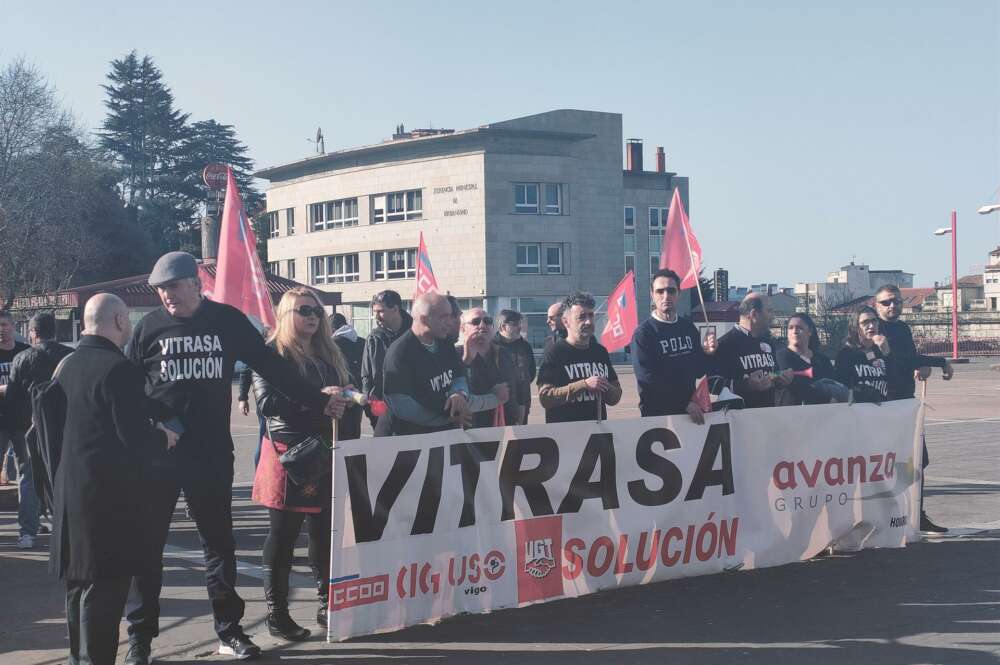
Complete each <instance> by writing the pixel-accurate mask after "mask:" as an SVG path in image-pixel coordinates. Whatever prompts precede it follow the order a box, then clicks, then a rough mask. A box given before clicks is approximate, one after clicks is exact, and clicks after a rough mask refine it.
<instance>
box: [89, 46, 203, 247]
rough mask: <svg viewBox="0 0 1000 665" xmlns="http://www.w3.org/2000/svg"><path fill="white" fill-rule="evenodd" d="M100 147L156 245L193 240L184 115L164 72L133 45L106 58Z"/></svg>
mask: <svg viewBox="0 0 1000 665" xmlns="http://www.w3.org/2000/svg"><path fill="white" fill-rule="evenodd" d="M107 78H108V83H107V84H105V85H103V86H102V88H103V89H104V91H105V93H106V95H107V96H106V99H105V102H104V104H105V106H106V107H107V109H108V113H107V116H106V117H105V119H104V122H103V124H102V126H101V130H100V131H99V132H98V137H99V143H100V147H101V148H102V149H103V150H104V151H105V152H106V153H107V155H108V156H109V157H110V158H111V160H112V161H113V163H114V164H115V165H116V166H117V168H118V170H119V174H120V177H119V190H120V192H121V195H122V198H123V199H124V201H125V204H126V205H127V206H128V207H130V208H133V209H134V211H135V216H136V220H137V222H138V223H139V225H140V226H142V227H143V228H145V229H146V230H147V231H148V232H149V235H150V237H151V238H152V239H153V240H154V241H155V242H156V243H157V245H158V246H159V249H160V250H161V251H169V250H172V249H190V248H191V247H192V246H193V245H197V239H196V238H194V237H193V236H194V233H193V231H194V228H193V224H192V222H193V216H194V212H195V209H196V205H195V204H194V203H193V202H192V200H191V198H190V197H189V196H185V179H186V177H187V173H186V171H185V170H184V163H185V161H186V160H185V159H184V149H185V145H186V143H187V140H188V138H189V136H190V129H189V128H188V126H187V120H188V115H187V114H185V113H181V111H180V110H178V109H176V108H174V96H173V93H171V91H170V88H168V87H167V86H166V84H165V83H164V82H163V73H162V72H161V71H160V69H159V68H158V67H157V66H156V64H155V63H154V62H153V60H152V58H150V57H149V56H144V57H143V58H142V59H141V60H140V59H139V57H138V55H137V54H136V52H135V51H132V52H131V53H129V54H128V55H127V56H125V57H124V58H121V59H119V60H113V61H112V62H111V71H110V72H109V74H108V77H107Z"/></svg>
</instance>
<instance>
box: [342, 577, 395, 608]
mask: <svg viewBox="0 0 1000 665" xmlns="http://www.w3.org/2000/svg"><path fill="white" fill-rule="evenodd" d="M388 599H389V576H388V575H376V576H375V577H360V578H357V579H353V580H346V581H343V582H337V583H336V584H331V585H330V611H331V612H336V611H337V610H346V609H347V608H349V607H357V606H358V605H369V604H371V603H378V602H381V601H383V600H388Z"/></svg>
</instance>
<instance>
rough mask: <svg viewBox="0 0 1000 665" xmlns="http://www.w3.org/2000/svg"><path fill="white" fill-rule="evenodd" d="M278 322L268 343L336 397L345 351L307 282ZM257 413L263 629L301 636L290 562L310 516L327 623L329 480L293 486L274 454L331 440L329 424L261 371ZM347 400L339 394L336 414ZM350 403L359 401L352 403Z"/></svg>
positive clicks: (343, 377) (344, 381)
mask: <svg viewBox="0 0 1000 665" xmlns="http://www.w3.org/2000/svg"><path fill="white" fill-rule="evenodd" d="M276 316H277V321H278V323H277V327H276V328H275V331H274V334H273V335H272V337H271V340H270V342H269V344H270V345H271V346H272V348H274V350H275V351H277V353H278V354H280V355H281V356H283V357H285V358H287V359H288V360H291V361H292V362H293V363H295V365H297V366H298V368H299V371H300V372H301V373H302V375H303V376H304V377H305V378H306V379H307V380H308V381H309V382H310V383H312V384H313V385H315V386H317V387H325V388H326V390H327V391H328V392H330V393H331V394H333V395H334V396H339V394H340V388H338V387H337V386H347V385H348V384H349V383H350V372H349V370H348V368H347V363H346V362H345V360H344V357H343V355H342V354H341V352H340V351H339V350H338V349H337V346H336V345H335V344H334V343H333V340H332V339H331V337H330V326H329V323H328V322H327V319H326V316H325V312H324V311H323V306H322V305H321V304H320V303H319V301H318V300H317V299H316V297H315V296H314V295H313V294H312V293H311V292H310V291H309V290H308V289H305V288H301V287H299V288H294V289H291V290H290V291H287V292H286V293H285V295H283V296H282V298H281V302H280V303H278V311H277V313H276ZM253 389H254V395H255V396H256V398H257V410H258V412H259V413H260V414H261V415H263V416H264V417H265V418H267V430H268V432H267V434H266V436H265V438H264V441H263V445H262V446H261V457H260V464H259V465H258V466H257V473H256V476H255V478H254V484H253V500H254V501H255V502H256V503H259V504H261V505H264V506H267V508H268V509H269V510H268V515H269V518H270V530H269V531H268V533H267V539H266V540H265V541H264V553H263V565H262V571H263V581H264V601H265V603H266V604H267V629H268V632H270V633H271V635H274V636H275V637H280V638H283V639H286V640H292V641H299V640H304V639H306V638H307V637H309V634H310V633H309V630H307V629H305V628H303V627H302V626H299V625H298V624H296V623H295V622H294V621H292V618H291V617H290V616H289V614H288V575H289V573H290V572H291V569H292V558H293V549H294V546H295V539H296V538H297V537H298V535H299V531H300V530H301V528H302V522H303V521H306V520H308V528H309V564H310V566H311V567H312V569H313V575H314V577H315V578H316V591H317V595H318V597H319V610H318V611H317V614H316V622H317V623H319V624H320V625H321V626H325V625H326V612H327V596H328V593H329V584H328V580H329V577H330V502H331V499H332V480H331V476H330V474H329V473H327V474H325V475H323V476H322V477H321V478H320V479H318V480H316V481H313V482H308V483H305V484H302V485H296V484H295V483H294V482H292V481H291V480H290V479H289V478H288V474H287V473H286V472H285V469H284V467H283V466H282V465H281V462H280V461H279V460H278V457H279V456H280V455H281V454H282V453H284V452H285V451H286V450H288V449H289V448H292V447H294V446H295V445H296V444H298V443H300V442H301V441H302V440H304V439H305V438H307V437H319V438H321V439H323V440H324V441H326V442H327V443H329V442H330V440H331V437H332V434H333V429H332V426H331V422H330V419H329V418H327V417H326V416H324V415H323V412H322V411H318V410H314V409H308V408H306V407H304V406H302V405H299V404H296V403H293V402H291V401H289V400H288V399H287V398H286V397H285V396H284V395H283V394H282V393H281V392H279V391H278V390H277V389H275V388H274V387H272V386H271V384H269V383H268V382H267V381H265V380H264V379H263V378H262V377H261V376H260V375H259V374H257V373H254V377H253ZM349 404H351V403H350V402H349V400H347V399H338V400H337V405H338V413H337V416H336V417H337V418H338V419H339V418H341V416H343V413H344V409H345V408H347V407H348V405H349ZM350 408H359V407H357V406H351V407H350ZM359 435H360V432H345V431H343V429H342V430H341V431H340V432H339V436H340V437H341V438H357V437H358V436H359Z"/></svg>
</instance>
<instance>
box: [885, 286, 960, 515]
mask: <svg viewBox="0 0 1000 665" xmlns="http://www.w3.org/2000/svg"><path fill="white" fill-rule="evenodd" d="M875 310H876V311H877V312H878V317H879V318H880V319H881V320H882V325H881V329H882V334H883V335H885V336H886V339H888V340H889V348H890V349H891V350H892V358H893V363H894V365H895V368H896V371H895V372H893V373H892V374H890V376H889V399H912V398H913V397H914V395H915V394H916V389H917V383H916V382H917V380H918V379H919V380H920V381H926V380H927V379H928V378H930V375H931V368H932V367H940V368H941V378H943V379H944V380H945V381H950V380H951V377H952V375H953V374H954V370H953V369H952V366H951V363H950V362H948V359H947V358H939V357H934V356H925V355H921V354H920V353H917V345H916V344H914V343H913V333H912V332H910V326H908V325H907V324H906V323H904V322H903V321H900V320H899V315H900V314H902V312H903V295H902V293H901V292H900V290H899V287H898V286H896V285H895V284H886V285H884V286H881V287H879V290H878V291H877V292H876V293H875ZM923 446H924V450H923V458H924V459H923V467H924V468H927V465H928V464H929V463H930V457H929V456H928V454H927V441H926V440H925V441H923ZM923 490H924V488H923V474H920V530H921V531H928V532H931V533H947V532H948V529H946V528H945V527H943V526H939V525H937V524H935V523H934V522H932V521H931V519H930V518H929V517H927V513H925V512H924V491H923Z"/></svg>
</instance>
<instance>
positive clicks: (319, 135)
mask: <svg viewBox="0 0 1000 665" xmlns="http://www.w3.org/2000/svg"><path fill="white" fill-rule="evenodd" d="M316 152H317V153H319V154H320V155H325V154H326V141H324V140H323V128H322V127H317V128H316Z"/></svg>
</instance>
